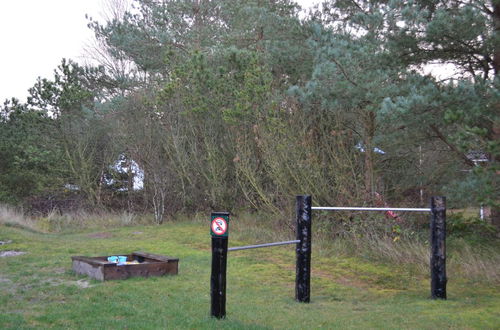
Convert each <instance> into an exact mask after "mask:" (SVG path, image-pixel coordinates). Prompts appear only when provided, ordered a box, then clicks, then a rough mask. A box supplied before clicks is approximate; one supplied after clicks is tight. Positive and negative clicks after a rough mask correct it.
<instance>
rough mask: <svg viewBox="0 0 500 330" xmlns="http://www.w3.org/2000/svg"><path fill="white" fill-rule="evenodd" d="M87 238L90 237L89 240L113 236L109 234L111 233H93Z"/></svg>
mask: <svg viewBox="0 0 500 330" xmlns="http://www.w3.org/2000/svg"><path fill="white" fill-rule="evenodd" d="M88 237H90V238H111V237H113V234H111V233H93V234H89V235H88Z"/></svg>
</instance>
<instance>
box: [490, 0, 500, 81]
mask: <svg viewBox="0 0 500 330" xmlns="http://www.w3.org/2000/svg"><path fill="white" fill-rule="evenodd" d="M492 5H493V25H494V27H495V31H494V37H495V40H496V43H495V48H494V49H493V70H494V72H495V76H496V75H498V74H499V72H500V41H499V40H500V0H492Z"/></svg>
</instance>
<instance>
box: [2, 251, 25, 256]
mask: <svg viewBox="0 0 500 330" xmlns="http://www.w3.org/2000/svg"><path fill="white" fill-rule="evenodd" d="M23 254H26V252H22V251H0V257H15V256H20V255H23Z"/></svg>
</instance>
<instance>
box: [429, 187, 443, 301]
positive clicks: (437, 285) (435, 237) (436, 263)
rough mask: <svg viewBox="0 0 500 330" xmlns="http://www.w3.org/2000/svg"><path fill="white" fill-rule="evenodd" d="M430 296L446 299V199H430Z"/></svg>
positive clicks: (437, 197) (440, 197)
mask: <svg viewBox="0 0 500 330" xmlns="http://www.w3.org/2000/svg"><path fill="white" fill-rule="evenodd" d="M430 230H431V234H430V235H431V239H430V241H431V260H430V268H431V296H432V298H433V299H446V283H447V278H446V198H445V197H442V196H436V197H432V198H431V225H430Z"/></svg>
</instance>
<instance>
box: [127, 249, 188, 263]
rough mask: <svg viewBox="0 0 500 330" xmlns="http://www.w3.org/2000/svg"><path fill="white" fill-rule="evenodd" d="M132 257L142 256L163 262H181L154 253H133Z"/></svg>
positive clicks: (177, 259)
mask: <svg viewBox="0 0 500 330" xmlns="http://www.w3.org/2000/svg"><path fill="white" fill-rule="evenodd" d="M132 255H136V256H141V257H144V258H149V259H155V260H161V261H179V258H174V257H169V256H162V255H159V254H153V253H147V252H141V251H138V252H134V253H132Z"/></svg>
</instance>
